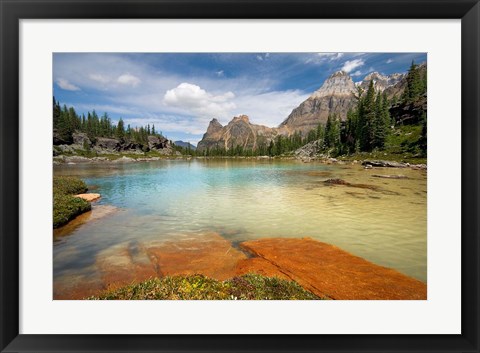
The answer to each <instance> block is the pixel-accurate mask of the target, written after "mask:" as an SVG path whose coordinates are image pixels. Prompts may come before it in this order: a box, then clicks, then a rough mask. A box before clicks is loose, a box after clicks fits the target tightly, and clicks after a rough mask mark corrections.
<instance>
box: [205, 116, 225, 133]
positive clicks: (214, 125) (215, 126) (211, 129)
mask: <svg viewBox="0 0 480 353" xmlns="http://www.w3.org/2000/svg"><path fill="white" fill-rule="evenodd" d="M222 127H223V126H222V124H220V122H219V121H218V120H217V119H216V118H213V119H212V120H211V121H210V123H209V124H208V128H207V134H212V133H215V132H216V131H218V130H220V129H221V128H222Z"/></svg>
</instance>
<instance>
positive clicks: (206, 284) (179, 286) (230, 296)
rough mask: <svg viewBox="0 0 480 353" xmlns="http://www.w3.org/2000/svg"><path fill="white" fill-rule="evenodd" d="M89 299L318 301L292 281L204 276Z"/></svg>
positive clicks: (157, 282) (143, 285) (147, 284)
mask: <svg viewBox="0 0 480 353" xmlns="http://www.w3.org/2000/svg"><path fill="white" fill-rule="evenodd" d="M88 299H97V300H182V299H183V300H318V299H326V298H319V297H317V296H316V295H315V294H313V293H310V292H309V291H307V290H305V289H303V288H302V287H301V286H300V285H299V284H297V283H296V282H293V281H288V280H283V279H279V278H277V277H265V276H261V275H258V274H246V275H243V276H238V277H233V278H231V279H228V280H225V281H218V280H215V279H212V278H209V277H206V276H203V275H190V276H173V277H163V278H153V279H150V280H147V281H144V282H141V283H137V284H131V285H129V286H126V287H122V288H119V289H114V290H109V291H106V292H104V293H103V294H101V295H99V296H92V297H89V298H88Z"/></svg>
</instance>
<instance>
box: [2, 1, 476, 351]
mask: <svg viewBox="0 0 480 353" xmlns="http://www.w3.org/2000/svg"><path fill="white" fill-rule="evenodd" d="M0 11H1V20H0V21H1V29H2V34H1V36H2V37H1V43H0V45H1V46H0V50H1V77H2V78H1V82H2V86H1V95H0V106H1V116H0V185H1V189H0V199H1V203H0V226H1V237H0V251H1V261H0V266H1V267H0V276H1V277H0V281H1V293H0V349H1V351H2V352H200V351H202V352H244V351H249V352H274V351H278V352H479V325H478V323H479V310H478V307H479V294H480V293H479V241H478V240H479V237H478V223H479V222H478V218H479V217H478V216H479V214H478V200H479V198H478V195H479V188H478V185H479V173H478V172H479V163H478V161H479V147H480V144H479V141H480V131H479V123H478V122H479V121H478V119H479V102H478V101H479V98H480V92H479V85H480V76H479V56H480V51H479V48H480V46H479V43H480V27H479V26H480V22H479V17H480V5H479V3H478V1H477V0H417V1H415V0H336V1H331V0H310V1H309V0H300V1H295V0H257V1H255V0H245V1H239V0H231V1H227V0H199V1H193V0H176V1H175V0H140V1H135V0H125V1H122V0H112V1H107V0H101V1H89V0H63V1H59V0H27V1H15V0H0ZM58 18H62V19H79V18H90V19H95V18H97V19H116V18H119V19H126V18H137V19H152V18H160V19H161V18H178V19H180V18H223V19H234V18H235V19H236V18H252V19H253V18H265V19H270V18H283V19H284V18H287V19H288V18H297V19H311V18H334V19H335V18H338V19H340V18H342V19H354V18H371V19H376V18H391V19H398V18H425V19H432V18H442V19H446V18H455V19H461V30H462V34H461V41H462V43H461V47H462V49H461V55H462V59H461V63H462V71H461V72H462V73H461V75H462V77H461V80H462V100H461V102H462V109H461V112H462V122H461V127H462V161H461V162H462V170H461V172H462V177H461V180H462V185H461V189H462V195H461V197H462V217H461V220H462V246H461V255H462V260H461V261H462V288H461V289H462V309H461V315H462V320H461V324H462V333H461V334H460V335H242V336H239V335H22V334H19V243H18V239H19V237H18V235H19V152H18V148H17V147H18V146H19V137H18V136H19V20H20V19H58Z"/></svg>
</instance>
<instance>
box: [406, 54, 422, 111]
mask: <svg viewBox="0 0 480 353" xmlns="http://www.w3.org/2000/svg"><path fill="white" fill-rule="evenodd" d="M424 88H426V82H425V81H424V80H423V79H422V77H421V76H420V70H419V69H418V66H417V65H415V62H414V61H412V64H411V65H410V69H409V70H408V74H407V86H406V87H405V91H404V93H403V99H404V101H405V102H407V103H412V102H415V101H416V100H417V99H418V98H419V97H420V96H421V95H422V94H423V92H424Z"/></svg>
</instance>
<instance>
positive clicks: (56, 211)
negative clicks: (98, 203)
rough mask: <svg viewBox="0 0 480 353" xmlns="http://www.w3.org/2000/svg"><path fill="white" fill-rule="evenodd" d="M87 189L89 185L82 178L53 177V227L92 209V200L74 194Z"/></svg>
mask: <svg viewBox="0 0 480 353" xmlns="http://www.w3.org/2000/svg"><path fill="white" fill-rule="evenodd" d="M86 191H87V185H86V184H85V182H83V181H82V180H80V179H77V178H72V177H54V178H53V228H58V227H60V226H62V225H64V224H66V223H67V222H68V221H70V220H72V219H73V218H75V217H76V216H78V215H79V214H82V213H84V212H86V211H89V210H91V208H92V206H91V205H90V202H88V201H85V200H83V199H81V198H78V197H73V196H72V195H74V194H79V193H84V192H86Z"/></svg>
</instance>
